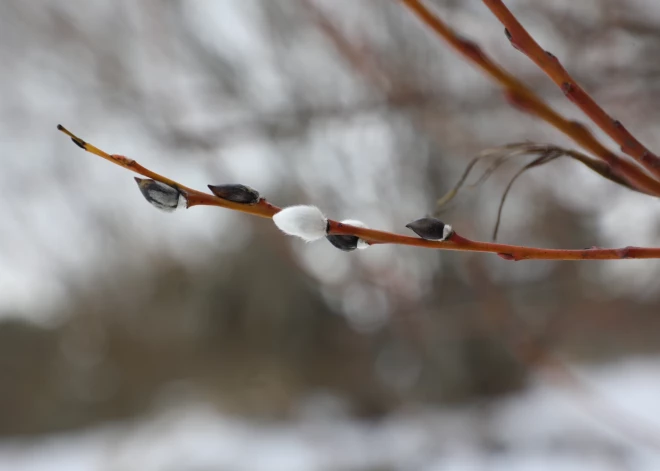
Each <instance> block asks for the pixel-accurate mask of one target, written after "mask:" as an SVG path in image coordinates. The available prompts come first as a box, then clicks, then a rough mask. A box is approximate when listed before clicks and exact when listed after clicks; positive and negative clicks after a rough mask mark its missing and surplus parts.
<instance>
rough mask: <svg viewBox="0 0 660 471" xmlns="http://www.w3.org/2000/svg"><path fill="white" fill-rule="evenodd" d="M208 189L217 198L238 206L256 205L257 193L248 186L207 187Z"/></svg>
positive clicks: (237, 184)
mask: <svg viewBox="0 0 660 471" xmlns="http://www.w3.org/2000/svg"><path fill="white" fill-rule="evenodd" d="M209 189H210V190H211V191H212V192H213V194H214V195H215V196H217V197H218V198H222V199H223V200H227V201H232V202H234V203H240V204H257V203H258V202H259V199H260V197H259V192H258V191H257V190H255V189H254V188H250V187H249V186H245V185H241V184H239V183H236V184H227V185H209Z"/></svg>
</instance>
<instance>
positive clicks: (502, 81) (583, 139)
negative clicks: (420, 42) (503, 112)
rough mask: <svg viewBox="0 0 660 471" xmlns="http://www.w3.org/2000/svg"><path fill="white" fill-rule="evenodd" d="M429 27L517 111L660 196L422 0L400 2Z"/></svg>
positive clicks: (641, 174)
mask: <svg viewBox="0 0 660 471" xmlns="http://www.w3.org/2000/svg"><path fill="white" fill-rule="evenodd" d="M400 1H401V2H402V3H403V4H404V5H406V6H407V7H408V8H410V10H411V11H413V12H414V13H415V14H416V15H417V16H418V17H419V18H420V19H421V20H422V21H423V22H424V23H426V25H427V26H428V27H429V28H431V29H432V30H433V31H434V32H436V33H437V34H438V36H440V37H441V38H442V39H444V40H445V41H446V42H447V43H448V44H449V45H450V46H452V47H453V48H454V49H455V50H456V51H457V52H458V53H460V54H461V55H463V56H464V57H465V58H467V59H469V60H470V61H472V62H473V63H474V64H475V65H477V66H478V67H480V68H481V69H482V70H483V71H484V72H486V73H487V74H488V75H489V76H490V77H491V78H492V79H493V80H495V81H496V82H497V83H498V84H499V85H500V86H501V87H502V88H503V89H504V91H505V94H506V96H507V98H508V99H509V101H510V102H511V103H512V104H513V105H514V106H516V107H518V108H520V109H522V110H523V111H526V112H528V113H530V114H533V115H535V116H538V117H539V118H541V119H543V120H544V121H546V122H548V123H549V124H551V125H552V126H554V127H555V128H557V129H558V130H560V131H561V132H563V133H564V134H566V135H567V136H568V137H570V138H571V139H573V140H574V141H575V142H576V143H577V144H579V145H580V146H582V147H583V148H584V149H587V150H588V151H590V152H591V153H592V154H594V155H596V156H597V157H599V158H600V159H602V160H604V161H605V162H607V163H608V164H609V165H610V167H611V168H612V171H613V172H614V173H616V174H617V175H619V176H620V177H621V178H624V179H625V180H627V181H628V182H630V184H631V185H633V186H634V187H636V188H638V189H640V190H641V191H643V192H644V193H650V194H652V195H655V196H660V181H657V180H655V179H654V178H652V177H651V176H650V175H649V174H647V173H646V172H645V171H644V170H643V169H641V168H639V167H638V166H637V165H635V164H634V163H632V162H629V161H627V160H624V159H622V158H620V157H619V156H617V155H616V154H614V153H613V152H611V151H610V150H609V149H607V148H606V147H605V146H604V145H603V144H601V143H600V142H599V141H598V140H597V139H596V138H595V137H594V135H593V134H591V132H589V130H588V129H587V128H586V127H585V126H584V125H583V124H581V123H578V122H577V121H570V120H568V119H566V118H564V117H563V116H562V115H560V114H559V113H557V112H556V111H554V110H553V109H552V108H550V107H549V106H548V105H547V104H546V103H545V102H543V100H541V99H540V98H539V97H538V96H537V95H536V94H535V93H534V92H533V91H532V90H531V89H529V88H528V87H527V86H526V85H525V84H523V83H522V82H521V81H520V80H518V79H517V78H516V77H514V76H513V75H511V74H509V73H508V72H506V71H505V70H504V69H502V68H501V67H499V66H498V65H497V64H496V63H495V62H494V61H493V60H491V59H490V58H489V57H488V56H486V54H485V53H484V52H483V51H482V50H481V49H480V48H479V46H477V45H476V44H474V43H473V42H471V41H469V40H467V39H464V38H462V37H460V36H458V35H457V34H456V33H455V32H454V31H452V30H451V28H449V27H448V26H447V25H446V24H445V23H444V22H443V21H442V20H440V19H439V18H438V17H437V16H435V15H434V14H433V13H431V11H429V10H428V9H427V8H426V7H425V6H424V5H422V3H421V2H420V1H419V0H400Z"/></svg>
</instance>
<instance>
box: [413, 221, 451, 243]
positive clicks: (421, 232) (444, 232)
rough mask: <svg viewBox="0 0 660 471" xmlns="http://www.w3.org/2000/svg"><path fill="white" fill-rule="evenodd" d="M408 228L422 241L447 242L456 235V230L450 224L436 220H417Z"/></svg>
mask: <svg viewBox="0 0 660 471" xmlns="http://www.w3.org/2000/svg"><path fill="white" fill-rule="evenodd" d="M406 227H407V228H408V229H410V230H412V231H413V232H414V233H415V234H417V235H418V236H420V237H421V238H422V239H427V240H447V239H449V238H450V237H451V235H452V234H453V233H454V230H453V229H452V227H451V226H450V225H449V224H445V223H444V222H442V221H440V220H439V219H435V218H421V219H417V220H416V221H413V222H411V223H408V224H406Z"/></svg>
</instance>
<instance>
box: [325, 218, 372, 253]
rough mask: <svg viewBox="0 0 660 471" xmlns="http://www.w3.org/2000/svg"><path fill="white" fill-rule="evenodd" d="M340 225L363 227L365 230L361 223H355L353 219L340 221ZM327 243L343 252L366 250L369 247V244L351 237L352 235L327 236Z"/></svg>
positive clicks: (364, 225)
mask: <svg viewBox="0 0 660 471" xmlns="http://www.w3.org/2000/svg"><path fill="white" fill-rule="evenodd" d="M341 222H342V224H348V225H349V226H355V227H364V228H366V227H367V225H366V224H365V223H363V222H362V221H357V220H355V219H346V220H344V221H341ZM325 238H326V239H328V241H329V242H330V243H331V244H332V245H334V246H335V247H337V248H338V249H339V250H343V251H344V252H351V251H353V250H355V249H366V248H367V247H369V243H368V242H366V241H364V240H362V239H360V238H359V237H358V236H353V235H336V234H333V235H327V236H325Z"/></svg>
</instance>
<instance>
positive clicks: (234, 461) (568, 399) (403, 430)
mask: <svg viewBox="0 0 660 471" xmlns="http://www.w3.org/2000/svg"><path fill="white" fill-rule="evenodd" d="M579 375H580V377H581V378H582V379H584V380H585V382H586V383H587V384H589V385H590V386H593V387H594V388H595V389H596V390H597V391H598V392H597V398H598V406H597V407H592V405H594V404H595V402H594V396H590V395H582V394H580V393H579V392H577V391H575V390H573V389H572V388H567V387H562V386H559V385H552V384H550V383H549V381H548V378H547V377H545V376H543V375H539V376H538V377H537V378H536V379H535V381H534V383H533V384H532V385H531V386H530V388H529V389H528V390H527V391H524V392H522V393H520V394H517V395H515V396H510V397H509V398H506V399H504V400H501V401H497V402H493V403H489V404H487V405H483V404H482V405H475V406H471V407H465V408H454V409H451V410H448V409H429V408H424V409H409V410H407V411H400V412H398V413H396V414H393V415H392V416H390V417H389V418H386V419H383V420H380V421H358V420H354V419H350V418H348V417H345V416H343V415H342V414H336V413H334V414H322V413H318V411H316V412H313V411H310V410H308V409H309V408H307V409H305V410H306V412H301V413H300V414H299V417H298V418H297V419H295V420H292V421H289V422H281V423H278V422H270V423H263V422H250V421H245V420H241V419H236V418H230V417H228V416H225V415H223V414H221V413H219V412H217V411H216V409H215V408H213V407H211V406H210V405H208V404H204V403H202V402H196V403H194V404H188V405H185V406H183V405H180V406H179V407H169V408H167V409H166V410H161V411H159V412H156V413H154V414H153V415H152V416H150V417H146V418H143V419H140V420H136V421H135V422H131V423H119V424H113V425H105V426H99V427H96V428H94V429H89V430H84V431H77V432H73V433H68V434H60V435H53V436H48V437H42V438H32V439H16V440H8V441H5V442H0V470H2V471H5V470H12V471H23V470H26V471H41V470H44V471H45V470H58V471H59V470H66V471H95V470H103V471H105V470H133V469H135V470H143V471H151V470H154V471H155V470H159V471H161V470H162V471H166V470H182V471H186V470H195V471H198V470H199V471H201V470H237V471H239V470H245V471H247V470H255V471H256V470H259V471H260V470H264V471H265V470H268V471H277V470H282V471H314V470H319V471H321V470H324V471H325V470H328V471H329V470H376V469H378V470H406V471H408V470H420V471H440V470H442V471H463V470H493V471H499V470H507V471H517V470H531V471H543V470H548V471H550V470H552V471H554V470H557V469H561V470H564V471H565V470H581V471H589V470H609V469H633V470H652V471H656V470H658V469H660V448H654V446H653V445H652V444H651V443H649V442H651V441H653V440H655V441H657V442H660V358H655V359H629V360H627V361H625V362H621V363H619V364H615V365H609V366H607V367H601V368H598V369H595V368H581V369H580V370H579ZM615 414H617V415H615ZM654 424H655V425H654ZM653 427H655V428H653ZM631 433H634V434H640V435H641V434H642V433H644V434H646V435H648V436H647V437H646V438H640V437H633V436H631ZM644 440H646V442H644Z"/></svg>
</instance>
